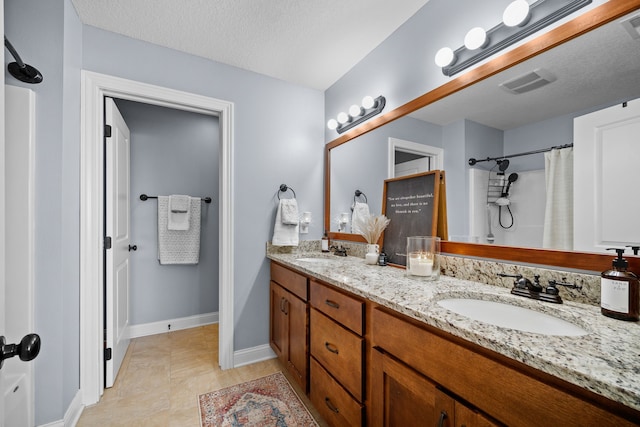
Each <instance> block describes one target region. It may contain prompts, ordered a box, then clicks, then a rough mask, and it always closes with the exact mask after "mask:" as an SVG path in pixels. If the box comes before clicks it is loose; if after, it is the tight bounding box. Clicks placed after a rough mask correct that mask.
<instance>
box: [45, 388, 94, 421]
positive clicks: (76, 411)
mask: <svg viewBox="0 0 640 427" xmlns="http://www.w3.org/2000/svg"><path fill="white" fill-rule="evenodd" d="M83 410H84V405H83V404H82V393H80V390H78V392H77V393H76V395H75V396H74V398H73V400H72V401H71V403H70V404H69V407H68V408H67V411H66V412H65V413H64V419H62V420H60V421H54V422H52V423H47V424H41V425H40V427H75V425H76V424H78V421H79V420H80V415H82V411H83Z"/></svg>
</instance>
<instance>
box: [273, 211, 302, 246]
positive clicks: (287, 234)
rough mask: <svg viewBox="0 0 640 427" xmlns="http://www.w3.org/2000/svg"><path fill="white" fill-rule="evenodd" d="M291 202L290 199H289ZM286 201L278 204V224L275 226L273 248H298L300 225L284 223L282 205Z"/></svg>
mask: <svg viewBox="0 0 640 427" xmlns="http://www.w3.org/2000/svg"><path fill="white" fill-rule="evenodd" d="M288 200H290V199H288ZM283 201H284V200H280V203H278V211H277V212H276V223H275V225H274V226H273V239H272V240H271V244H272V245H273V246H298V223H297V222H296V224H295V225H286V224H283V223H282V205H283V203H282V202H283Z"/></svg>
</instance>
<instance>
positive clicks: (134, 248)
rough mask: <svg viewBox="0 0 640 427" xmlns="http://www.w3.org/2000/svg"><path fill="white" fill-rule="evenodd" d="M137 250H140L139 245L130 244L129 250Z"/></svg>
mask: <svg viewBox="0 0 640 427" xmlns="http://www.w3.org/2000/svg"><path fill="white" fill-rule="evenodd" d="M137 250H138V245H133V246H131V245H129V252H131V251H137Z"/></svg>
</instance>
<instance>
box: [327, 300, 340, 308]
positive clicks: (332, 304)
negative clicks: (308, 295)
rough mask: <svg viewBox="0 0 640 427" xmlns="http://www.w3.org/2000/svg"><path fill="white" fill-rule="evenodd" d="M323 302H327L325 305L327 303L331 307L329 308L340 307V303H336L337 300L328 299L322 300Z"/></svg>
mask: <svg viewBox="0 0 640 427" xmlns="http://www.w3.org/2000/svg"><path fill="white" fill-rule="evenodd" d="M324 303H325V304H327V305H328V306H329V307H331V308H336V309H338V308H340V304H338V303H337V302H335V301H331V300H329V299H327V300H324Z"/></svg>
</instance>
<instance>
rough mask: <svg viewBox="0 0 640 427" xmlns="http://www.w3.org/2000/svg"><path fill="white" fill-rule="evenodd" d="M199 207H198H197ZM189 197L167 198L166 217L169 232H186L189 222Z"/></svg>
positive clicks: (174, 196)
mask: <svg viewBox="0 0 640 427" xmlns="http://www.w3.org/2000/svg"><path fill="white" fill-rule="evenodd" d="M198 206H200V205H198ZM190 208H191V197H189V196H183V195H179V194H178V195H171V196H169V203H168V205H167V217H168V223H167V224H168V225H167V228H168V229H169V230H180V231H186V230H188V229H189V222H190V220H191V209H190Z"/></svg>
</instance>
